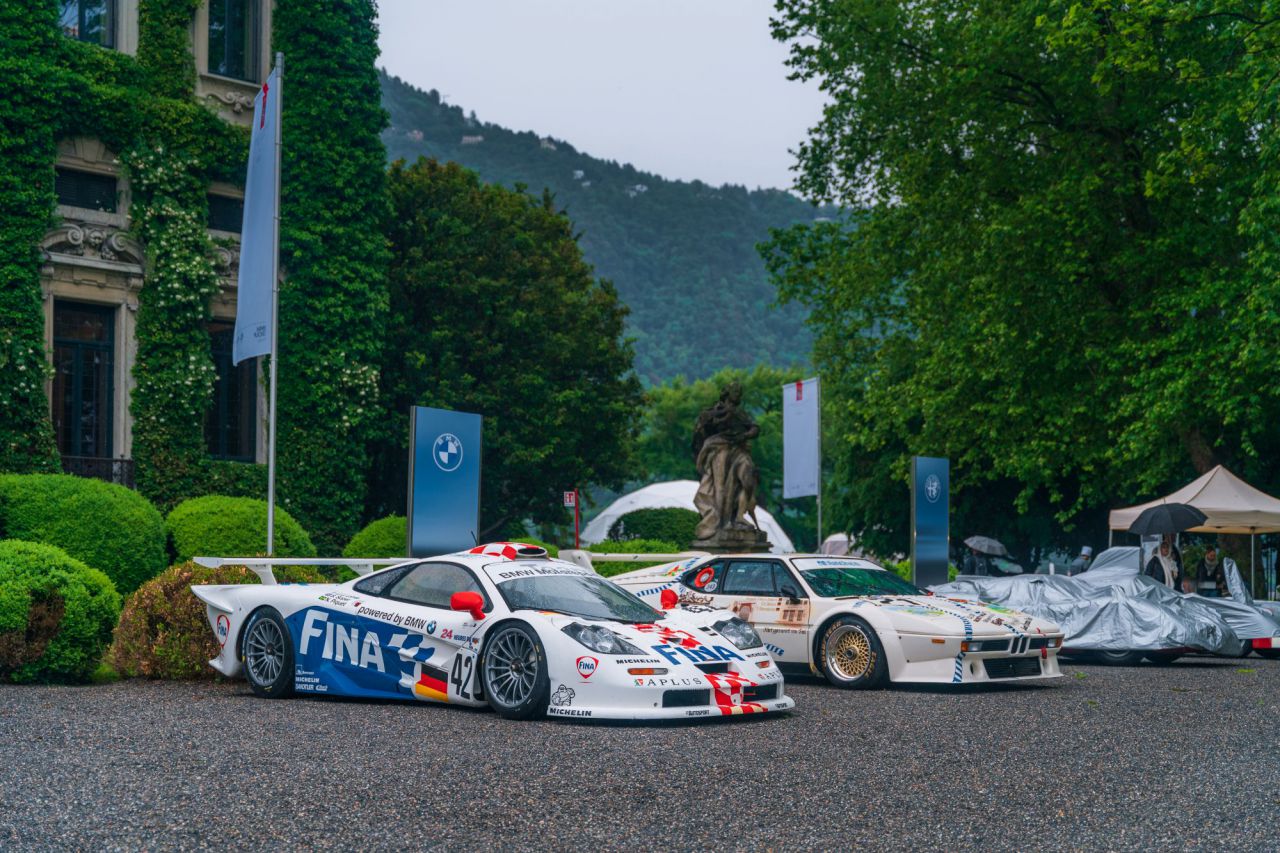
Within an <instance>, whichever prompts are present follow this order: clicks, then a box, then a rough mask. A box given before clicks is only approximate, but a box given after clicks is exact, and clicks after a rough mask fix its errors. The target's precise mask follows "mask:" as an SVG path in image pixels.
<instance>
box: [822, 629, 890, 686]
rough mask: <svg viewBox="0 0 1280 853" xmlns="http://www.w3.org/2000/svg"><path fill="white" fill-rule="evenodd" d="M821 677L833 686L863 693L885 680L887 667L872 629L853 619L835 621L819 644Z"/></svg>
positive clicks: (824, 633) (880, 646) (823, 633)
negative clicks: (823, 676) (824, 677)
mask: <svg viewBox="0 0 1280 853" xmlns="http://www.w3.org/2000/svg"><path fill="white" fill-rule="evenodd" d="M818 650H819V660H820V661H821V666H822V674H823V675H825V676H826V677H827V681H830V682H831V683H832V684H834V685H835V686H836V687H843V688H845V689H846V690H865V689H867V688H870V687H879V686H880V685H882V684H883V683H884V681H885V677H886V675H887V673H888V665H887V664H886V663H885V659H884V646H882V645H881V644H880V638H879V637H878V636H877V635H876V632H875V629H874V628H872V627H871V626H870V625H868V624H867V623H866V622H863V621H862V620H861V619H858V618H856V617H853V616H842V617H840V618H839V619H836V620H835V621H834V622H832V623H831V624H830V625H828V626H827V628H826V630H825V631H823V632H822V640H821V642H820V643H819V644H818Z"/></svg>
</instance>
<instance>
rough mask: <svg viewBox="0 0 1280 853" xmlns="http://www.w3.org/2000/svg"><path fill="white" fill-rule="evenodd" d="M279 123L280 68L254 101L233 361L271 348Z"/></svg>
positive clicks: (236, 362) (235, 361) (267, 352)
mask: <svg viewBox="0 0 1280 853" xmlns="http://www.w3.org/2000/svg"><path fill="white" fill-rule="evenodd" d="M279 122H280V69H279V68H276V69H275V70H273V71H272V72H271V76H269V77H268V78H267V82H266V83H263V84H262V91H261V92H259V93H258V97H257V98H256V99H255V101H254V107H253V136H252V137H251V139H250V141H249V172H248V175H247V176H246V178H245V182H244V225H243V227H242V228H241V229H240V274H239V281H238V283H237V290H236V334H235V343H234V345H233V347H232V354H231V360H232V363H234V364H239V363H240V362H242V361H244V360H245V359H246V358H253V357H254V356H258V355H267V354H269V353H270V352H271V288H272V284H273V283H274V282H272V280H271V279H272V278H273V277H274V275H275V255H276V239H275V218H276V205H277V204H278V203H279V199H278V198H277V197H276V170H277V169H279V167H280V164H279V162H278V161H277V157H276V126H277V125H278V124H279Z"/></svg>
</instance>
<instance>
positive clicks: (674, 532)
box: [609, 506, 699, 551]
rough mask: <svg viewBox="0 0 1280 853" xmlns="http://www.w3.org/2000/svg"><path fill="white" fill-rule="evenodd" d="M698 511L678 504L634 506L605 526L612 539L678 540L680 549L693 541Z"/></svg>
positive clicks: (678, 549)
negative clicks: (675, 505)
mask: <svg viewBox="0 0 1280 853" xmlns="http://www.w3.org/2000/svg"><path fill="white" fill-rule="evenodd" d="M698 519H699V515H698V513H696V512H694V511H693V510H691V509H682V508H680V507H674V506H672V507H661V508H658V509H637V510H632V511H631V512H629V513H627V514H626V515H623V516H620V517H619V518H618V519H617V520H616V521H614V522H613V524H612V525H611V526H610V527H609V538H610V539H615V540H628V539H653V540H658V541H661V542H680V543H682V544H681V545H680V547H679V548H677V549H676V550H677V551H683V550H685V549H686V548H688V547H689V543H691V542H692V541H693V536H694V530H695V529H696V528H697V526H698Z"/></svg>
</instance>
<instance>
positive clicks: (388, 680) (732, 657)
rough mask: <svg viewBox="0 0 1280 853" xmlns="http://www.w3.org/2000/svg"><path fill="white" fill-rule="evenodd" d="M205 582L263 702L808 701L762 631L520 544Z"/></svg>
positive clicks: (226, 637) (535, 709)
mask: <svg viewBox="0 0 1280 853" xmlns="http://www.w3.org/2000/svg"><path fill="white" fill-rule="evenodd" d="M260 573H261V574H265V577H264V583H262V584H237V585H224V586H212V585H210V586H193V587H192V588H191V589H192V592H193V593H194V594H195V595H196V596H197V597H198V598H199V599H200V600H201V601H203V602H204V603H205V606H206V609H207V613H208V619H209V625H210V626H211V627H212V628H213V630H214V632H215V634H216V636H217V638H218V642H219V643H220V645H221V650H220V652H219V654H218V656H217V657H215V658H214V659H213V660H211V661H210V662H209V663H210V665H211V666H212V667H213V668H214V669H216V670H218V671H219V672H221V673H222V674H223V675H226V676H230V677H235V676H239V675H244V676H245V678H246V679H247V680H248V682H249V685H250V687H251V688H252V689H253V691H254V692H255V693H256V694H258V695H259V696H263V697H269V698H277V697H284V696H289V695H292V694H294V693H308V694H312V695H317V694H322V695H329V696H354V697H370V698H400V699H417V700H425V701H431V702H446V703H450V704H458V705H470V706H483V705H488V706H490V707H491V708H493V709H494V710H495V711H497V712H498V713H499V714H501V715H503V716H504V717H508V718H512V719H528V718H533V717H539V716H542V715H544V714H545V715H550V716H553V717H554V716H558V717H574V718H586V717H590V718H597V719H599V718H605V719H622V720H654V719H673V718H674V719H683V718H698V717H713V716H714V717H719V716H733V715H740V714H763V713H767V712H771V711H786V710H789V709H790V708H792V707H794V704H795V703H794V702H793V701H792V699H791V698H790V697H788V696H787V695H786V694H785V692H784V689H783V677H782V673H781V672H780V671H779V670H778V668H777V666H776V665H775V664H774V662H773V660H772V659H771V657H770V656H769V653H768V651H767V650H766V649H765V648H764V644H763V642H762V640H761V639H760V637H759V635H758V634H756V632H755V630H754V629H752V627H751V626H750V625H749V624H747V623H746V622H743V621H742V620H740V619H738V618H737V617H735V616H734V614H733V613H730V612H727V611H723V610H714V609H709V610H701V611H699V612H696V613H695V612H689V611H683V610H673V611H671V612H664V611H662V610H659V609H656V608H654V607H651V606H649V605H648V604H646V603H645V602H643V601H641V600H639V599H638V598H636V597H635V596H634V595H632V594H630V593H629V592H627V591H625V590H623V589H621V588H620V587H618V586H616V585H614V584H612V583H610V582H609V581H607V580H605V579H604V578H601V577H599V576H598V575H596V574H595V573H594V572H592V571H591V570H590V569H584V568H581V567H579V566H576V565H573V564H572V563H565V562H560V561H558V560H552V559H548V558H547V555H546V551H544V550H543V549H541V548H536V547H531V546H527V545H520V544H513V543H494V544H491V545H485V546H479V547H477V548H475V549H473V550H471V551H468V552H461V553H457V554H448V555H444V556H440V557H432V558H429V559H416V560H409V561H406V562H404V563H402V564H400V565H396V566H392V567H390V568H387V569H383V570H381V571H378V572H373V573H370V574H366V575H365V576H363V577H360V578H357V579H355V580H353V581H349V582H347V583H341V584H276V583H275V582H274V579H273V578H271V576H270V570H269V569H268V570H266V572H265V573H262V572H260Z"/></svg>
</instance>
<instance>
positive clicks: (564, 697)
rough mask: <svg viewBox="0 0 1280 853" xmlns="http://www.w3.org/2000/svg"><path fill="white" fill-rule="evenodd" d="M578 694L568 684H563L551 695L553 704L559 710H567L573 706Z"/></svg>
mask: <svg viewBox="0 0 1280 853" xmlns="http://www.w3.org/2000/svg"><path fill="white" fill-rule="evenodd" d="M576 695H577V693H575V692H574V690H573V688H572V687H570V686H569V685H567V684H561V685H560V686H559V687H557V688H556V692H555V693H552V694H551V704H552V705H555V706H556V707H558V708H566V707H568V706H569V705H572V704H573V697H574V696H576Z"/></svg>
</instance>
